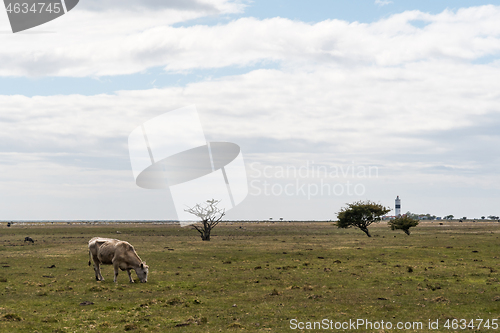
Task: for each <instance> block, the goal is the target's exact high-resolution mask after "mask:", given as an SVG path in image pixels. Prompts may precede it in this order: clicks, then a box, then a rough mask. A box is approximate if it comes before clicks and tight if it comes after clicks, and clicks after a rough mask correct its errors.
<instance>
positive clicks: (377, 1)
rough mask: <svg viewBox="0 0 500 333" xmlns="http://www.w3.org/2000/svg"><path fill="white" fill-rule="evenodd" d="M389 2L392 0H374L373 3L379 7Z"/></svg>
mask: <svg viewBox="0 0 500 333" xmlns="http://www.w3.org/2000/svg"><path fill="white" fill-rule="evenodd" d="M391 3H393V2H392V1H388V0H375V4H376V5H378V6H380V7H382V6H387V5H390V4H391Z"/></svg>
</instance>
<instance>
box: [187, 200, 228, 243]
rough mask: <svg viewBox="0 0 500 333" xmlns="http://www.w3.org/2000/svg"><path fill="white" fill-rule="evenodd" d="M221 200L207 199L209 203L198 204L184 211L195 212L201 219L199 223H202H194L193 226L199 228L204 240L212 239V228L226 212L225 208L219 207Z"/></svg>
mask: <svg viewBox="0 0 500 333" xmlns="http://www.w3.org/2000/svg"><path fill="white" fill-rule="evenodd" d="M219 202H220V200H215V199H212V200H207V204H206V205H205V206H201V205H200V204H197V205H196V206H194V207H192V208H188V209H185V210H184V211H186V212H188V213H190V214H193V215H195V216H197V217H199V218H200V219H201V221H200V222H199V223H201V225H196V224H193V225H192V226H193V228H194V229H196V230H198V232H199V233H200V234H201V239H202V240H204V241H209V240H210V233H211V232H212V229H213V228H215V226H217V224H219V222H220V220H221V219H222V217H223V216H224V215H226V212H225V210H224V209H220V208H218V207H217V205H218V204H219Z"/></svg>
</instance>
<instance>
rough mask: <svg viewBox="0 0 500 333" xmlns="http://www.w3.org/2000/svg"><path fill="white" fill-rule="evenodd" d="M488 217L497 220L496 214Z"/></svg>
mask: <svg viewBox="0 0 500 333" xmlns="http://www.w3.org/2000/svg"><path fill="white" fill-rule="evenodd" d="M488 218H489V219H490V220H498V216H495V215H490V216H488Z"/></svg>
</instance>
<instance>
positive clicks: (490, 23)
mask: <svg viewBox="0 0 500 333" xmlns="http://www.w3.org/2000/svg"><path fill="white" fill-rule="evenodd" d="M197 15H199V14H198V13H195V12H189V11H188V12H186V11H179V10H174V9H164V10H156V11H151V10H149V11H144V12H142V13H133V12H116V13H115V17H114V23H113V24H112V25H110V24H108V22H109V18H107V17H108V16H109V14H108V13H95V12H89V11H84V10H80V11H76V12H75V13H74V15H72V16H69V15H67V16H64V17H63V18H61V19H59V20H55V21H54V23H53V25H52V26H51V28H52V29H55V30H56V31H60V32H59V33H57V34H31V35H30V34H25V35H8V34H4V35H1V36H0V42H1V43H2V45H8V46H9V47H5V48H2V49H1V50H0V62H1V63H2V64H3V66H2V68H0V75H2V76H17V75H21V76H77V77H82V76H102V75H121V74H130V73H138V72H141V71H144V70H147V69H148V68H151V67H157V66H162V67H164V68H165V69H166V70H167V71H171V72H182V71H190V70H194V69H199V68H221V67H227V66H247V65H252V64H255V63H259V62H262V61H264V62H266V61H273V62H279V63H280V64H281V65H282V66H283V67H284V68H294V69H296V68H305V67H310V68H315V67H317V66H338V65H342V66H359V65H366V64H374V65H378V66H401V65H404V64H407V63H411V62H418V61H427V60H430V59H434V60H436V59H440V60H444V61H471V60H475V59H478V58H481V57H484V56H491V55H497V54H499V52H500V26H499V25H498V24H496V22H498V20H499V19H500V7H495V6H482V7H472V8H467V9H460V10H458V11H457V12H451V11H444V12H443V13H440V14H437V15H431V14H425V13H422V12H419V11H409V12H404V13H401V14H396V15H393V16H391V17H389V18H387V19H383V20H380V21H377V22H374V23H371V24H360V23H357V22H354V23H348V22H345V21H338V20H330V21H323V22H319V23H316V24H308V23H303V22H297V21H291V20H288V19H282V18H273V19H266V20H257V19H253V18H242V19H239V20H236V21H233V22H230V23H227V24H222V25H216V26H191V27H186V28H174V27H172V26H171V24H173V23H175V22H179V21H182V20H186V19H189V18H194V17H197ZM415 20H423V21H425V22H427V23H428V24H427V25H426V26H425V28H417V27H415V26H414V25H412V22H413V21H415ZM89 27H92V28H91V29H89ZM47 29H49V26H47Z"/></svg>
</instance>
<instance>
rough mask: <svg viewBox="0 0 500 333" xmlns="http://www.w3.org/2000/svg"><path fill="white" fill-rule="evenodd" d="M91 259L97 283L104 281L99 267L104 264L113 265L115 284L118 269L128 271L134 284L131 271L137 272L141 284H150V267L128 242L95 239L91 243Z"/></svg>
mask: <svg viewBox="0 0 500 333" xmlns="http://www.w3.org/2000/svg"><path fill="white" fill-rule="evenodd" d="M90 257H91V258H92V259H93V260H94V271H95V279H96V280H97V281H104V278H103V277H102V274H101V269H100V267H99V265H100V264H104V265H113V268H114V269H115V279H114V281H115V282H116V278H117V277H118V268H119V269H121V270H122V271H124V270H126V271H127V273H128V278H129V280H130V282H131V283H133V282H134V280H133V279H132V276H130V270H131V269H134V270H135V272H136V273H137V277H138V278H139V280H140V281H141V282H148V268H149V266H148V265H146V262H143V261H142V260H141V258H139V256H138V255H137V253H136V252H135V249H134V247H133V246H132V245H130V244H129V243H127V242H124V241H121V240H118V239H110V238H100V237H94V238H92V239H91V240H90V241H89V258H90ZM89 266H90V259H89Z"/></svg>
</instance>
